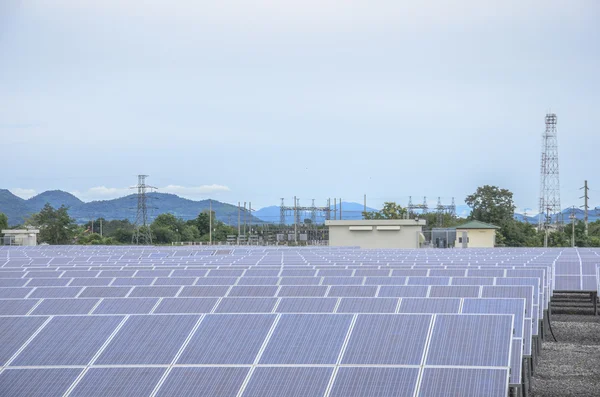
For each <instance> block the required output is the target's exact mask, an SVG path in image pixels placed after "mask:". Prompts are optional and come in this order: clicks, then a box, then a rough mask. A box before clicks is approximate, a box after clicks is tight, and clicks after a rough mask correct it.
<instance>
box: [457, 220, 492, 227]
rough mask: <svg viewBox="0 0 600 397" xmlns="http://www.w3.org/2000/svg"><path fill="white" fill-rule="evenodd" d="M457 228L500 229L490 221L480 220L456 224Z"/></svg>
mask: <svg viewBox="0 0 600 397" xmlns="http://www.w3.org/2000/svg"><path fill="white" fill-rule="evenodd" d="M456 228H457V229H500V227H499V226H496V225H492V224H490V223H485V222H480V221H469V222H467V223H463V224H462V225H460V226H456Z"/></svg>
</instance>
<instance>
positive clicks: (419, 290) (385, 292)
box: [377, 285, 429, 298]
mask: <svg viewBox="0 0 600 397" xmlns="http://www.w3.org/2000/svg"><path fill="white" fill-rule="evenodd" d="M428 289H429V287H428V286H425V285H405V286H402V285H382V286H381V288H380V289H379V295H377V296H381V297H397V298H402V297H423V298H424V297H426V296H427V291H428Z"/></svg>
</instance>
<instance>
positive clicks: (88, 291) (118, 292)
mask: <svg viewBox="0 0 600 397" xmlns="http://www.w3.org/2000/svg"><path fill="white" fill-rule="evenodd" d="M131 288H132V287H85V289H84V290H83V292H82V293H81V294H80V295H79V297H80V298H123V297H125V296H126V295H127V294H128V293H129V291H130V290H131Z"/></svg>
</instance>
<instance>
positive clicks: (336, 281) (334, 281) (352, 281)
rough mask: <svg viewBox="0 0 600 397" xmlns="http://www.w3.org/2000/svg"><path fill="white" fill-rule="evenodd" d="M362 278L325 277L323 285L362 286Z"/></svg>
mask: <svg viewBox="0 0 600 397" xmlns="http://www.w3.org/2000/svg"><path fill="white" fill-rule="evenodd" d="M362 284H363V278H362V277H324V278H323V285H362Z"/></svg>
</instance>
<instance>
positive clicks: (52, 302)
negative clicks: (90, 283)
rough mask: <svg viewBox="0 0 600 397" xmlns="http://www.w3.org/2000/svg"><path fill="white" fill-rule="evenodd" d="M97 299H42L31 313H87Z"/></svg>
mask: <svg viewBox="0 0 600 397" xmlns="http://www.w3.org/2000/svg"><path fill="white" fill-rule="evenodd" d="M98 301H99V299H44V300H43V301H42V303H40V304H39V305H38V306H37V307H36V308H35V310H34V311H33V312H32V313H31V314H36V315H39V314H42V315H61V314H62V315H64V314H88V313H89V312H90V311H91V310H92V309H93V308H94V306H96V304H97V303H98Z"/></svg>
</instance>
